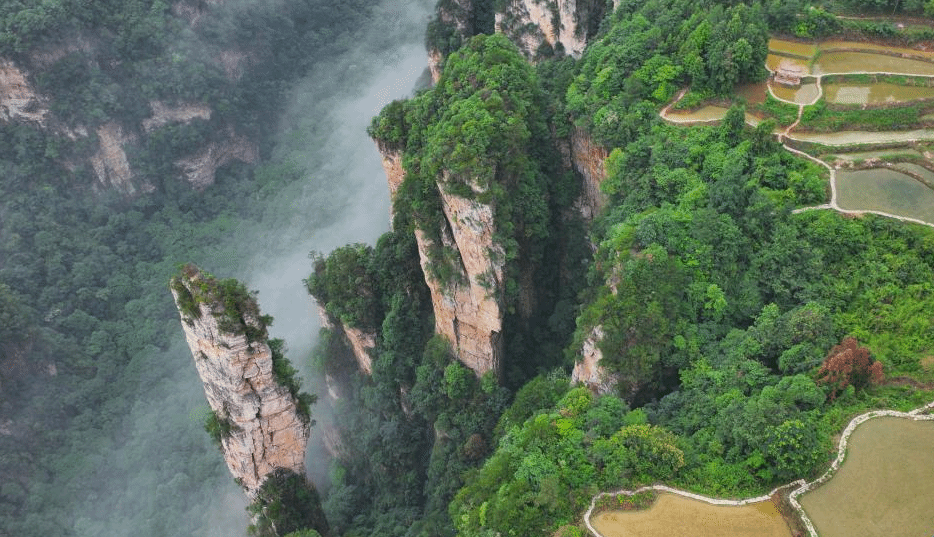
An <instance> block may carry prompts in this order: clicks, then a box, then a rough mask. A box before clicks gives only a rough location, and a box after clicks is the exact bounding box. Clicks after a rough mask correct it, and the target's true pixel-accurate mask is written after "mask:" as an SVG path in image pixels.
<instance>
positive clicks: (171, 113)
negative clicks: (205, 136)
mask: <svg viewBox="0 0 934 537" xmlns="http://www.w3.org/2000/svg"><path fill="white" fill-rule="evenodd" d="M149 107H150V108H151V109H152V116H151V117H148V118H146V119H144V120H143V130H144V131H145V132H151V131H152V130H153V129H157V128H159V127H161V126H163V125H167V124H169V123H184V124H186V125H187V124H188V123H190V122H191V120H193V119H203V120H209V119H211V107H210V106H208V105H206V104H202V103H179V104H175V105H170V104H167V103H164V102H162V101H150V103H149Z"/></svg>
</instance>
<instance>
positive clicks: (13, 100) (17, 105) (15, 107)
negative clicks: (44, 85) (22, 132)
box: [0, 58, 48, 127]
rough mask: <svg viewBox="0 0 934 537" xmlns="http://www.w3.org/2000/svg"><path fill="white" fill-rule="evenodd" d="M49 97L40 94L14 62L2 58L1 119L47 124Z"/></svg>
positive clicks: (40, 124)
mask: <svg viewBox="0 0 934 537" xmlns="http://www.w3.org/2000/svg"><path fill="white" fill-rule="evenodd" d="M47 114H48V103H47V99H45V98H44V97H42V96H40V95H38V94H37V93H36V92H35V90H34V89H33V88H32V86H30V85H29V82H28V81H27V80H26V75H25V73H24V72H23V71H21V70H20V69H18V68H17V67H16V66H15V65H14V64H13V62H10V61H7V60H4V59H2V58H0V120H3V121H27V122H31V123H36V124H38V125H39V126H40V127H44V126H45V119H46V115H47Z"/></svg>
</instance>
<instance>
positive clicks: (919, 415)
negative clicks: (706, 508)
mask: <svg viewBox="0 0 934 537" xmlns="http://www.w3.org/2000/svg"><path fill="white" fill-rule="evenodd" d="M882 416H891V417H897V418H906V419H910V420H915V421H920V420H930V421H934V401H932V402H930V403H928V404H926V405H924V406H922V407H918V408H916V409H914V410H911V411H909V412H899V411H897V410H873V411H870V412H866V413H865V414H860V415H859V416H856V417H855V418H853V419H852V420H850V423H849V424H848V425H847V426H846V428H845V429H844V430H843V434H842V435H841V437H840V443H839V444H838V446H837V458H836V459H834V461H833V462H832V463H831V464H830V468H828V469H827V471H826V472H824V474H823V475H821V476H820V477H818V478H817V479H815V480H814V481H810V482H807V481H805V480H804V479H798V480H797V481H792V482H791V483H789V484H787V485H782V486H780V487H776V488H775V489H773V490H772V491H771V492H769V493H768V494H765V495H762V496H756V497H753V498H744V499H741V500H726V499H722V498H712V497H710V496H704V495H702V494H695V493H693V492H689V491H686V490H681V489H676V488H673V487H669V486H666V485H650V486H647V487H641V488H638V489H635V490H629V489H623V490H618V491H615V492H601V493H600V494H597V495H596V496H594V497H593V498H592V499H591V500H590V508H589V509H587V512H586V513H585V514H584V524H585V525H586V526H587V530H588V531H590V533H591V534H592V535H594V536H595V537H604V536H603V534H601V533H600V532H599V531H597V529H596V528H595V527H594V526H593V524H592V523H591V522H590V517H591V516H592V515H593V511H594V509H595V508H596V506H597V500H599V499H600V498H602V497H604V496H616V495H618V494H623V495H626V496H632V495H633V494H638V493H640V492H645V491H647V490H656V491H660V492H669V493H671V494H677V495H679V496H684V497H686V498H692V499H695V500H700V501H702V502H706V503H709V504H711V505H733V506H739V505H747V504H750V503H757V502H763V501H766V500H768V499H770V498H771V497H772V496H773V495H775V494H776V493H777V492H778V491H779V490H781V489H784V488H788V487H796V488H795V489H794V490H793V491H791V492H790V493H789V495H788V501H789V503H790V504H791V506H792V508H793V509H794V510H795V512H796V513H797V515H798V517H800V519H801V522H802V523H803V524H804V526H805V527H806V528H807V530H808V534H809V535H810V537H819V535H818V533H817V530H816V529H815V528H814V523H813V522H811V519H810V518H809V517H808V516H807V513H805V512H804V509H803V508H802V507H801V504H800V503H799V502H798V497H799V496H801V495H802V494H804V493H805V492H808V491H809V490H811V489H814V488H816V487H818V486H820V485H822V484H824V483H825V482H827V481H829V480H830V478H832V477H833V476H834V474H836V472H837V470H839V469H840V466H841V465H842V464H843V461H844V459H845V458H846V448H847V444H848V443H849V440H850V436H851V435H852V434H853V431H855V430H856V428H857V427H858V426H859V425H860V424H862V423H865V422H867V421H869V420H871V419H873V418H879V417H882Z"/></svg>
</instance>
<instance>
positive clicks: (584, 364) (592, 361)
mask: <svg viewBox="0 0 934 537" xmlns="http://www.w3.org/2000/svg"><path fill="white" fill-rule="evenodd" d="M602 339H603V329H602V328H601V327H599V326H598V327H596V328H594V329H593V330H592V331H591V332H590V335H589V336H587V339H585V340H584V344H583V346H582V348H581V356H580V359H579V360H578V362H577V363H575V364H574V370H573V371H572V372H571V383H572V384H582V385H584V386H586V387H587V388H589V389H590V391H592V392H594V393H596V394H601V395H602V394H607V393H611V392H613V391H614V390H615V388H616V385H617V383H618V382H619V379H618V378H617V376H616V375H613V374H612V373H610V372H609V371H607V370H606V368H604V367H603V366H601V365H600V360H602V359H603V352H602V351H600V348H599V346H598V345H599V344H600V340H602Z"/></svg>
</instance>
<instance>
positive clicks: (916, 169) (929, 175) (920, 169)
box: [895, 162, 934, 188]
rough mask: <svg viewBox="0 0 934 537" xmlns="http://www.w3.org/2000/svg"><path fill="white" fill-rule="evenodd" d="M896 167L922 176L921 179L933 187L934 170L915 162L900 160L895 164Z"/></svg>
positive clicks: (929, 186)
mask: <svg viewBox="0 0 934 537" xmlns="http://www.w3.org/2000/svg"><path fill="white" fill-rule="evenodd" d="M895 167H896V168H897V169H899V170H902V171H906V172H910V173H913V174H915V175H917V176H919V177H920V178H921V181H922V182H923V183H924V184H926V185H927V186H928V188H931V187H932V186H934V172H932V171H931V170H929V169H927V168H925V167H924V166H921V165H919V164H914V163H912V162H899V163H897V164H895Z"/></svg>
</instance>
